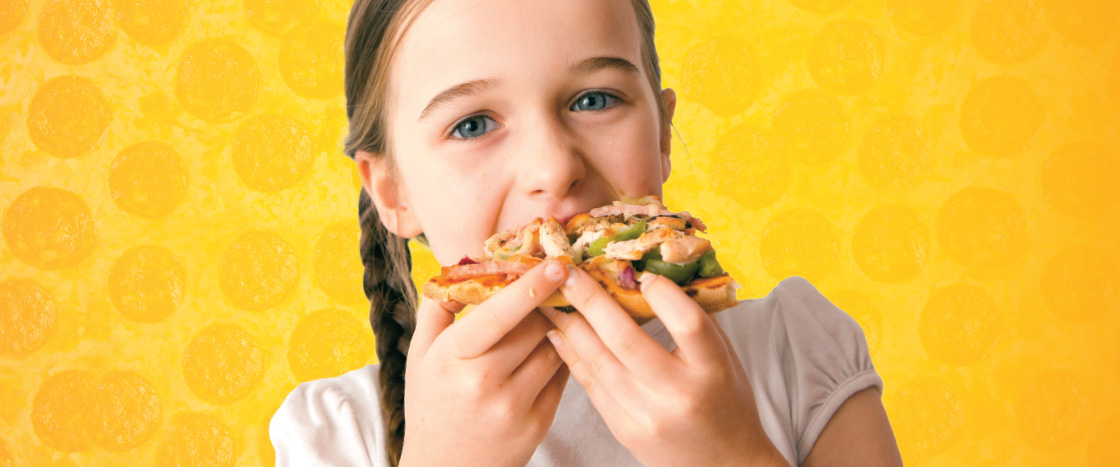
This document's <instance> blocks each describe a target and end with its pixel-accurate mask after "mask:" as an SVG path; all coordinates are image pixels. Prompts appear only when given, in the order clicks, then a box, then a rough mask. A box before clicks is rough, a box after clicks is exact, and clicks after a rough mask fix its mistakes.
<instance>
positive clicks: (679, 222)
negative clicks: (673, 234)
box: [649, 216, 688, 231]
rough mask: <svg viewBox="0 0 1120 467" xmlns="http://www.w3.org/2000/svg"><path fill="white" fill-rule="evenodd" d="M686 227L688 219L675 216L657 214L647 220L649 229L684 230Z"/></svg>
mask: <svg viewBox="0 0 1120 467" xmlns="http://www.w3.org/2000/svg"><path fill="white" fill-rule="evenodd" d="M687 228H688V221H686V220H684V219H681V218H680V217H677V216H657V217H654V218H653V219H650V221H649V229H650V230H657V229H671V230H682V231H683V230H685V229H687Z"/></svg>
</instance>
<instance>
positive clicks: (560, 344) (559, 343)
mask: <svg viewBox="0 0 1120 467" xmlns="http://www.w3.org/2000/svg"><path fill="white" fill-rule="evenodd" d="M545 336H548V341H549V342H551V343H552V346H553V347H555V348H556V350H560V349H562V348H564V339H563V338H561V337H560V333H559V332H556V330H555V329H553V330H551V331H548V333H547V334H545Z"/></svg>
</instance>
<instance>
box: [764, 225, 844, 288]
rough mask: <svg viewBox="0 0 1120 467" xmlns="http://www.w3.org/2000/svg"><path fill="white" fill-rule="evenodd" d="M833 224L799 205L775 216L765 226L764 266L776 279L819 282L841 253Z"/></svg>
mask: <svg viewBox="0 0 1120 467" xmlns="http://www.w3.org/2000/svg"><path fill="white" fill-rule="evenodd" d="M838 243H839V242H838V239H837V238H836V232H835V230H834V229H833V227H832V223H831V222H829V221H828V219H825V217H824V216H822V215H821V213H819V212H817V211H815V210H812V209H805V208H799V209H794V210H791V211H786V212H783V213H781V214H778V215H776V216H774V218H773V219H771V220H770V222H769V223H767V224H766V227H764V228H763V229H762V242H761V244H760V245H759V253H760V254H761V256H762V267H764V268H766V272H767V273H769V274H770V276H771V277H774V278H775V279H784V278H786V277H789V276H801V277H804V278H805V279H808V280H809V281H810V282H815V281H817V280H819V279H820V278H821V277H824V276H825V275H827V274H828V273H829V271H831V270H832V267H833V265H834V264H835V263H836V259H837V256H838V254H839V253H838V252H839V245H838Z"/></svg>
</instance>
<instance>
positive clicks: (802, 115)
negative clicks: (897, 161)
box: [774, 89, 852, 165]
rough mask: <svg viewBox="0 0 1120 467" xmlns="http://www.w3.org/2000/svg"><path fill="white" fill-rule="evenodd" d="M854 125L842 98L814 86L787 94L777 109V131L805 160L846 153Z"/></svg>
mask: <svg viewBox="0 0 1120 467" xmlns="http://www.w3.org/2000/svg"><path fill="white" fill-rule="evenodd" d="M851 126H852V123H851V117H849V116H848V112H847V111H846V110H845V109H844V104H843V103H842V102H840V100H839V99H837V98H836V97H835V96H832V95H829V94H825V93H823V92H820V91H815V90H811V89H805V90H801V91H797V92H795V93H793V94H790V95H788V96H786V97H785V99H782V103H781V104H779V105H778V109H777V111H775V112H774V133H775V134H776V135H777V136H778V138H779V139H780V140H781V144H782V149H783V150H784V151H785V152H786V153H787V154H789V155H790V156H792V157H793V159H794V160H796V161H798V162H801V163H803V164H810V165H819V164H823V163H826V162H828V161H831V160H833V159H835V158H836V157H837V156H839V155H840V154H841V153H843V152H844V149H845V148H846V147H847V145H848V138H849V135H850V133H851Z"/></svg>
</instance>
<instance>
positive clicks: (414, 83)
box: [392, 0, 644, 110]
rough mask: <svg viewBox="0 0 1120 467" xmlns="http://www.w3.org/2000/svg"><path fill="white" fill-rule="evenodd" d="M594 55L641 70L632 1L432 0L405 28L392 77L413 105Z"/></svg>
mask: <svg viewBox="0 0 1120 467" xmlns="http://www.w3.org/2000/svg"><path fill="white" fill-rule="evenodd" d="M593 56H617V57H621V58H624V59H627V60H629V61H630V62H631V63H634V64H636V65H639V67H640V63H641V61H640V60H641V41H640V37H639V35H638V24H637V19H636V16H635V13H634V8H633V6H632V5H631V2H630V0H434V1H433V2H431V4H430V5H428V6H427V7H426V8H424V9H423V10H422V11H420V12H419V14H418V15H417V17H416V18H415V21H414V22H413V24H412V25H411V26H410V27H409V28H408V30H407V31H406V32H405V35H404V37H403V38H402V40H401V43H400V45H399V47H398V49H397V51H396V54H395V57H394V60H393V61H394V64H393V70H392V81H393V82H394V88H398V90H402V91H405V92H401V93H400V94H399V95H398V96H397V97H398V98H399V100H398V102H399V103H400V104H402V105H403V106H405V107H411V105H409V104H408V103H407V102H408V101H419V100H423V101H424V102H426V100H427V99H430V98H431V97H432V96H434V95H435V94H437V93H439V92H440V91H442V90H443V89H446V88H448V87H450V86H453V85H455V84H458V83H461V82H465V81H470V80H474V79H487V78H497V79H500V80H508V81H510V82H518V81H522V82H524V80H532V79H533V78H540V77H547V76H556V75H557V73H561V72H566V71H567V69H568V67H569V66H570V65H572V64H573V63H575V62H578V61H580V60H582V59H585V58H588V57H593ZM643 73H644V70H643ZM412 105H419V104H416V103H415V102H413V103H412ZM413 110H415V109H413Z"/></svg>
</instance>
